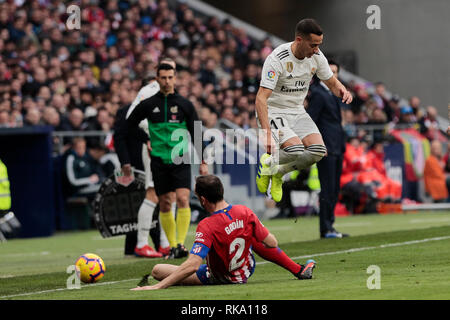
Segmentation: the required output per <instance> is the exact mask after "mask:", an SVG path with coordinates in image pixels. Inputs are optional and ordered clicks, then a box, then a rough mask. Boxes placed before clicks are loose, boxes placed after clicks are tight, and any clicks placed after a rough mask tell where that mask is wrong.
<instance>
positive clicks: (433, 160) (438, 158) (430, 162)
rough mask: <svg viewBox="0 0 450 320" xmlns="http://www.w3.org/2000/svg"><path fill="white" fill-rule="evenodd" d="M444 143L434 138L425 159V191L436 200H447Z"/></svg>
mask: <svg viewBox="0 0 450 320" xmlns="http://www.w3.org/2000/svg"><path fill="white" fill-rule="evenodd" d="M442 156H443V153H442V143H441V142H440V141H439V140H433V141H432V142H431V147H430V156H429V157H428V158H427V160H426V161H425V168H424V171H423V177H424V182H425V191H426V192H427V193H428V195H430V196H431V198H432V199H433V201H434V202H446V201H447V198H448V190H447V183H446V177H445V172H444V166H445V164H444V162H443V159H442Z"/></svg>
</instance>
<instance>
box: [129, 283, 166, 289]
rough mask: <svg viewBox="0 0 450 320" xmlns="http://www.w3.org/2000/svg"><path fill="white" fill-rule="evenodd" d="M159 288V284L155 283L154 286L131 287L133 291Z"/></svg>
mask: <svg viewBox="0 0 450 320" xmlns="http://www.w3.org/2000/svg"><path fill="white" fill-rule="evenodd" d="M158 289H160V288H159V287H158V285H156V284H155V285H153V286H145V287H136V288H133V289H130V290H131V291H140V290H158Z"/></svg>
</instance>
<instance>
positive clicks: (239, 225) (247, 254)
mask: <svg viewBox="0 0 450 320" xmlns="http://www.w3.org/2000/svg"><path fill="white" fill-rule="evenodd" d="M268 234H269V230H267V228H266V227H264V225H263V224H262V223H261V222H260V221H259V219H258V217H257V216H256V215H255V214H254V213H253V211H252V210H250V209H249V208H247V207H246V206H243V205H234V206H231V205H230V206H228V207H227V208H225V209H222V210H219V211H216V212H214V213H213V214H212V215H211V216H209V217H207V218H204V219H203V220H202V221H200V223H199V224H198V226H197V232H196V235H195V241H194V245H193V247H192V250H191V253H192V254H196V255H198V256H200V257H202V258H205V257H206V262H207V264H208V267H209V269H210V272H211V273H212V274H213V276H214V277H215V278H216V279H218V280H221V281H222V282H232V283H245V282H247V279H248V278H249V277H250V275H251V274H252V273H253V269H254V267H255V261H254V258H253V255H252V251H251V243H252V239H253V238H254V239H256V240H257V241H262V240H264V239H265V238H266V237H267V235H268Z"/></svg>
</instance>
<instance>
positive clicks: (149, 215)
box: [136, 199, 156, 248]
mask: <svg viewBox="0 0 450 320" xmlns="http://www.w3.org/2000/svg"><path fill="white" fill-rule="evenodd" d="M155 208H156V203H154V202H152V201H150V200H147V199H144V201H142V204H141V206H140V207H139V211H138V223H137V225H138V231H137V245H136V246H137V247H138V248H142V247H143V246H145V245H148V236H149V234H150V228H151V227H152V220H153V211H155Z"/></svg>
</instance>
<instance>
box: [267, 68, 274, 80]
mask: <svg viewBox="0 0 450 320" xmlns="http://www.w3.org/2000/svg"><path fill="white" fill-rule="evenodd" d="M267 77H268V78H269V79H270V80H273V78H275V71H273V70H271V71H269V72H267Z"/></svg>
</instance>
